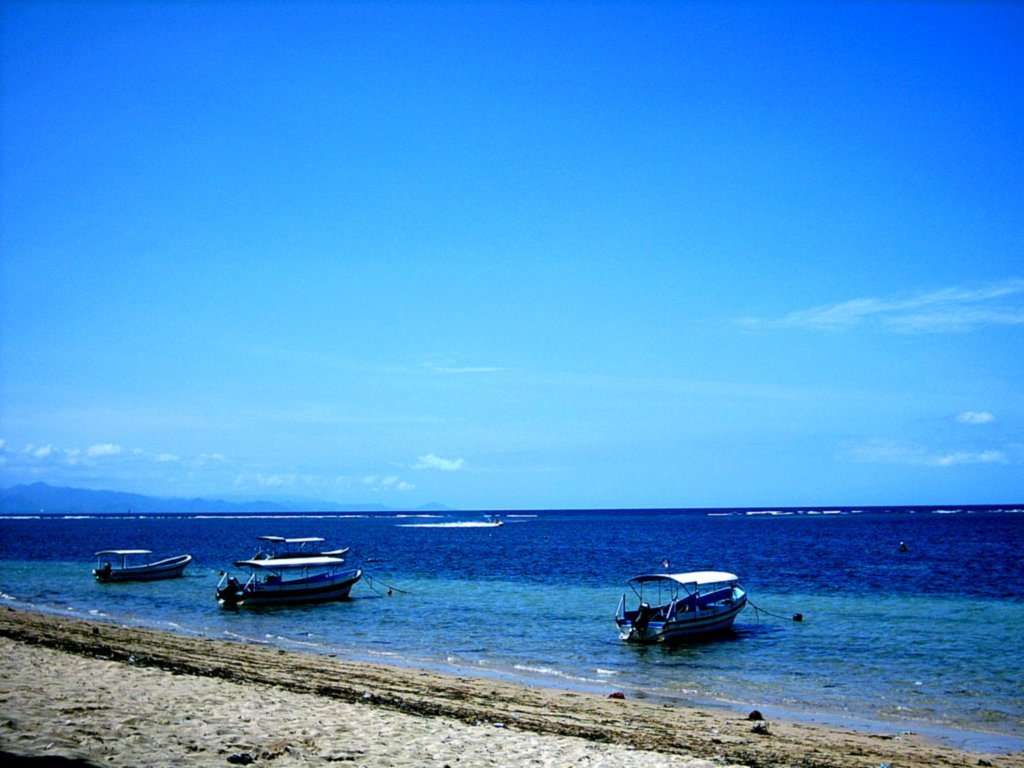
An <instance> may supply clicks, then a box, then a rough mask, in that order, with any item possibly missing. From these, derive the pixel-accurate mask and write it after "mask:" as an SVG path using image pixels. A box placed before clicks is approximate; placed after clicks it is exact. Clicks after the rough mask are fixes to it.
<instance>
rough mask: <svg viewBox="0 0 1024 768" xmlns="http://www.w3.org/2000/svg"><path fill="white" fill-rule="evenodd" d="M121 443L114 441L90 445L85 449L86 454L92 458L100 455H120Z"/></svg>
mask: <svg viewBox="0 0 1024 768" xmlns="http://www.w3.org/2000/svg"><path fill="white" fill-rule="evenodd" d="M122 450H123V449H122V448H121V446H120V445H115V444H114V443H100V444H98V445H90V446H89V447H88V448H86V449H85V455H86V456H88V457H89V458H90V459H95V458H98V457H100V456H120V455H121V452H122Z"/></svg>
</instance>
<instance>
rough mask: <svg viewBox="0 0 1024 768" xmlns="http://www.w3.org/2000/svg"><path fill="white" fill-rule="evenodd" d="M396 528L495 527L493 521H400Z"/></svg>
mask: <svg viewBox="0 0 1024 768" xmlns="http://www.w3.org/2000/svg"><path fill="white" fill-rule="evenodd" d="M396 527H397V528H497V527H498V526H497V525H495V524H494V523H487V522H479V523H476V522H462V523H402V524H400V525H398V526H396Z"/></svg>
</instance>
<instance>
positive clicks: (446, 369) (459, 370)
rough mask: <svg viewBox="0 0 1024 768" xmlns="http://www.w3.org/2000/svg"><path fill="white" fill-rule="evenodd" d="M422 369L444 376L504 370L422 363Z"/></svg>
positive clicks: (483, 366)
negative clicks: (443, 374)
mask: <svg viewBox="0 0 1024 768" xmlns="http://www.w3.org/2000/svg"><path fill="white" fill-rule="evenodd" d="M423 367H424V368H426V369H427V370H429V371H433V372H434V373H445V374H453V375H460V374H473V373H500V372H501V371H504V370H506V369H505V368H502V367H500V366H496V365H435V364H434V363H424V364H423Z"/></svg>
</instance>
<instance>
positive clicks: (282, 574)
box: [217, 555, 363, 608]
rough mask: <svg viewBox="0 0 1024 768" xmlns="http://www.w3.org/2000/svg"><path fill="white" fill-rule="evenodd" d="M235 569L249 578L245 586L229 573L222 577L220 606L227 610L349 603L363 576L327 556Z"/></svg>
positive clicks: (248, 563)
mask: <svg viewBox="0 0 1024 768" xmlns="http://www.w3.org/2000/svg"><path fill="white" fill-rule="evenodd" d="M235 565H236V566H238V567H239V568H244V569H245V570H247V571H248V572H249V577H248V579H247V580H246V581H245V583H242V582H241V581H239V580H238V579H236V578H235V577H234V576H232V575H230V574H228V573H226V572H225V573H223V574H222V575H221V580H220V583H218V584H217V602H219V603H220V604H221V605H223V606H224V607H225V608H241V607H243V606H260V605H289V604H299V603H326V602H330V601H333V600H346V599H348V596H349V593H350V592H351V591H352V585H353V584H355V583H356V582H357V581H359V579H360V578H361V577H362V575H363V572H362V570H361V569H359V568H350V567H346V565H345V560H344V558H341V557H330V556H327V555H311V556H308V557H283V558H282V557H273V558H265V559H252V560H240V561H238V562H237V563H235Z"/></svg>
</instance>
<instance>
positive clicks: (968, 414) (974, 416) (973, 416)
mask: <svg viewBox="0 0 1024 768" xmlns="http://www.w3.org/2000/svg"><path fill="white" fill-rule="evenodd" d="M956 420H957V421H959V422H960V423H961V424H991V423H992V422H993V421H995V420H996V417H995V416H993V415H992V414H991V413H989V412H988V411H964V412H963V413H959V414H957V417H956Z"/></svg>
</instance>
